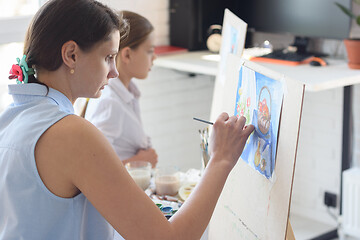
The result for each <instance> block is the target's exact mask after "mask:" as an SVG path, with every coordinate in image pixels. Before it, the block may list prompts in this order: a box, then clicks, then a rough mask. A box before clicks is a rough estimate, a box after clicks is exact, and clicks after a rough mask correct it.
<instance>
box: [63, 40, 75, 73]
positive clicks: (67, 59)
mask: <svg viewBox="0 0 360 240" xmlns="http://www.w3.org/2000/svg"><path fill="white" fill-rule="evenodd" d="M78 49H79V47H78V45H77V44H76V42H74V41H72V40H70V41H67V42H66V43H64V44H63V46H62V48H61V57H62V59H63V62H64V64H65V65H66V66H68V67H69V68H70V69H74V68H75V65H76V60H77V58H78V55H77V54H78Z"/></svg>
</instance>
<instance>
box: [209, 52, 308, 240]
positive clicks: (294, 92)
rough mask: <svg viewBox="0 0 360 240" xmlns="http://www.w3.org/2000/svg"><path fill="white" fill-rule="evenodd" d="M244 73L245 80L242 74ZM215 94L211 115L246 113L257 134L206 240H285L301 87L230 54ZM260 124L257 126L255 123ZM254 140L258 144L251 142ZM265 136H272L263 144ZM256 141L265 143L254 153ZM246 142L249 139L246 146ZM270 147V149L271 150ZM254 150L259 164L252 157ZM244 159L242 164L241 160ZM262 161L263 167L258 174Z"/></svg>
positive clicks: (228, 186)
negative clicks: (218, 103)
mask: <svg viewBox="0 0 360 240" xmlns="http://www.w3.org/2000/svg"><path fill="white" fill-rule="evenodd" d="M244 71H245V72H247V73H248V74H243V73H244ZM240 80H241V83H239V81H240ZM257 81H258V82H257ZM266 88H268V89H267V90H264V89H266ZM239 90H240V94H239ZM215 91H216V89H215ZM219 91H221V92H222V94H218V95H215V94H214V98H215V99H214V100H213V102H216V101H217V99H216V97H219V96H221V97H222V99H221V101H220V102H221V104H220V105H217V106H215V107H214V106H213V108H212V115H219V114H220V113H221V112H227V113H229V115H232V114H234V113H235V114H236V113H238V114H239V115H245V114H247V113H246V111H247V110H248V109H249V110H250V112H249V113H248V118H250V120H251V123H253V124H254V125H255V128H256V130H255V133H253V135H252V136H253V140H254V141H253V143H252V144H253V145H252V146H250V148H249V149H250V150H251V151H250V152H251V153H248V154H247V156H245V155H244V156H243V155H242V156H241V157H240V159H239V161H238V163H237V164H236V166H235V167H234V169H233V170H232V172H231V173H230V175H229V177H228V180H227V182H226V184H225V186H224V189H223V192H222V194H221V196H220V198H219V201H218V203H217V205H216V208H215V211H214V214H213V217H212V219H211V221H210V224H209V239H210V240H217V239H229V240H232V239H244V240H245V239H246V240H259V239H261V240H266V239H267V240H273V239H285V237H286V232H287V226H288V217H289V209H290V202H291V191H292V184H293V178H294V168H295V159H296V151H297V144H298V136H299V126H300V118H301V111H302V103H303V95H304V85H303V84H302V83H300V82H298V81H294V80H292V79H289V78H287V77H286V76H284V75H282V74H281V73H277V72H274V71H272V70H270V69H267V68H265V67H263V66H260V65H258V64H256V63H253V62H250V61H247V60H244V59H242V58H240V57H239V56H235V55H233V54H229V55H228V59H227V66H226V81H225V84H224V86H223V88H222V89H219ZM243 91H250V92H252V93H244V92H243ZM249 96H250V98H251V99H250V101H249ZM241 98H242V99H241ZM273 100H276V102H275V103H274V102H272V101H273ZM244 104H245V105H244ZM244 106H247V108H246V107H244ZM265 106H266V107H265ZM260 113H261V114H260ZM271 114H275V115H276V114H278V116H277V117H276V116H275V115H271ZM250 115H251V117H250ZM274 116H275V117H274ZM260 118H261V119H262V121H259V119H260ZM212 120H214V119H212ZM249 123H250V122H249ZM262 124H263V126H260V125H262ZM266 126H267V127H266ZM271 126H272V130H271V132H270V129H271ZM264 128H265V129H264ZM256 134H257V135H258V136H257V138H255V137H254V136H255V135H256ZM267 134H270V135H272V136H268V138H266V136H267ZM261 137H265V138H264V139H263V140H261V141H262V142H260V146H259V145H258V146H259V147H258V146H256V144H259V139H260V138H261ZM266 141H268V142H266ZM250 142H251V137H250V138H249V140H248V144H250ZM271 144H273V146H275V147H274V148H272V149H271ZM258 149H260V152H259V159H258V158H257V157H255V155H256V151H257V150H258ZM245 150H246V147H245V149H244V151H245ZM243 153H244V152H243ZM249 156H250V157H249ZM271 156H274V159H271ZM245 157H247V159H246V160H245V159H242V158H245ZM263 158H264V159H265V160H264V161H265V162H264V163H263V166H264V167H263V169H261V168H262V167H261V161H262V159H263ZM266 158H268V159H266ZM270 165H271V166H272V168H268V170H266V166H270ZM266 171H268V172H266Z"/></svg>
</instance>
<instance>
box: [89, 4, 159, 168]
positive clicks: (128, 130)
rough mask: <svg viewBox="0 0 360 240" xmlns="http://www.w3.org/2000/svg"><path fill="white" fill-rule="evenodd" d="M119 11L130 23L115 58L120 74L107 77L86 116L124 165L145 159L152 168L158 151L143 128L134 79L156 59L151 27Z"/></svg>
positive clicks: (91, 102) (148, 23)
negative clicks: (105, 83) (99, 94)
mask: <svg viewBox="0 0 360 240" xmlns="http://www.w3.org/2000/svg"><path fill="white" fill-rule="evenodd" d="M120 14H121V15H122V16H123V18H124V19H125V21H127V23H128V24H129V25H130V31H129V34H128V36H127V38H126V39H124V40H123V41H121V42H120V47H119V53H118V55H117V57H116V67H117V70H118V72H119V77H118V78H114V79H110V80H109V85H108V86H107V87H105V89H104V91H103V94H102V95H101V97H100V98H98V99H91V100H90V101H89V103H88V105H87V108H86V114H85V118H86V119H87V120H89V121H90V122H91V123H93V124H94V125H95V126H96V127H97V128H98V129H99V130H100V131H101V132H102V133H103V134H104V135H105V136H106V138H107V139H108V140H109V142H110V143H111V145H112V146H113V147H114V149H115V152H116V153H117V155H118V156H119V158H120V159H121V160H122V162H123V163H124V164H125V163H128V162H132V161H146V162H150V163H151V165H152V167H155V166H156V164H157V161H158V158H157V154H156V152H155V150H154V149H153V148H152V145H151V140H150V138H149V137H148V136H147V135H146V134H145V131H144V129H143V125H142V122H141V117H140V108H139V97H140V91H139V89H138V88H137V86H136V84H135V83H134V81H133V78H137V79H145V78H146V77H147V76H148V72H149V71H150V70H151V67H152V65H153V61H154V59H155V58H156V55H155V53H154V32H153V30H154V28H153V26H152V25H151V23H150V22H149V21H148V20H147V19H146V18H144V17H143V16H140V15H139V14H136V13H134V12H129V11H122V12H120Z"/></svg>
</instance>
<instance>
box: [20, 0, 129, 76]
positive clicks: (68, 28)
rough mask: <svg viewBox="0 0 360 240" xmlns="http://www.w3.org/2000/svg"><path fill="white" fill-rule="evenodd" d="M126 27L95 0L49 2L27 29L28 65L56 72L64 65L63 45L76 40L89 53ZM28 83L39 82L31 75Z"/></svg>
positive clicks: (25, 51)
mask: <svg viewBox="0 0 360 240" xmlns="http://www.w3.org/2000/svg"><path fill="white" fill-rule="evenodd" d="M123 24H124V23H123V22H122V20H121V18H119V17H118V16H117V15H116V14H115V13H114V12H113V11H112V10H111V9H110V8H109V7H107V6H105V5H103V4H102V3H100V2H97V1H95V0H50V1H48V2H47V3H45V4H44V5H43V6H42V7H41V8H40V9H39V11H38V12H37V13H36V15H35V16H34V18H33V20H32V22H31V24H30V26H29V28H28V30H27V33H26V37H25V44H24V54H25V55H26V56H27V58H26V60H27V64H28V66H29V67H34V68H35V69H36V70H40V69H45V70H48V71H55V70H56V69H58V68H59V67H60V66H61V64H62V63H63V61H62V56H61V48H62V46H63V44H64V43H66V42H67V41H70V40H73V41H75V42H76V43H77V44H78V45H79V47H80V48H81V49H82V50H83V51H89V50H90V49H91V48H92V47H93V46H94V45H95V44H96V43H98V42H100V41H104V40H106V39H107V38H108V36H109V34H110V33H111V32H112V31H113V30H120V28H121V27H123ZM121 32H122V31H121ZM29 82H30V83H31V82H33V83H34V82H36V83H39V82H38V81H37V79H36V78H35V76H34V75H32V76H29Z"/></svg>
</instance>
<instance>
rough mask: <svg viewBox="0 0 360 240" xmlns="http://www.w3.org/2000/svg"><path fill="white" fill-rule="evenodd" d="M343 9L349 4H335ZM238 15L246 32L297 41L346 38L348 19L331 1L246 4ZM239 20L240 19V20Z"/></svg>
mask: <svg viewBox="0 0 360 240" xmlns="http://www.w3.org/2000/svg"><path fill="white" fill-rule="evenodd" d="M336 1H337V2H339V3H341V4H343V5H344V6H346V7H350V6H351V0H336ZM241 2H242V3H240V4H239V6H238V7H239V9H241V11H240V12H239V13H238V16H239V17H240V18H243V19H244V20H245V21H246V22H247V23H248V26H249V28H254V29H255V30H256V31H261V32H271V33H290V34H293V35H296V36H301V37H318V38H333V39H343V38H348V37H349V29H350V22H351V21H350V18H349V17H348V16H347V15H345V14H344V13H343V12H342V11H341V10H340V9H339V8H338V7H337V6H336V5H335V4H334V2H335V1H334V0H248V1H241ZM242 16H243V17H242Z"/></svg>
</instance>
